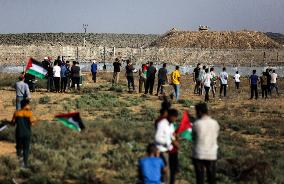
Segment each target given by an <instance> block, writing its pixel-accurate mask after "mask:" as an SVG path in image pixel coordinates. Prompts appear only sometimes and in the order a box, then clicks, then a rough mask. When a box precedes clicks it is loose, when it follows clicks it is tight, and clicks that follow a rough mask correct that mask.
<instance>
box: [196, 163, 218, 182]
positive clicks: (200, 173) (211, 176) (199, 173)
mask: <svg viewBox="0 0 284 184" xmlns="http://www.w3.org/2000/svg"><path fill="white" fill-rule="evenodd" d="M192 162H193V165H194V169H195V175H196V183H197V184H204V183H205V176H204V173H205V170H206V175H207V181H208V183H209V184H216V161H215V160H212V161H211V160H199V159H195V158H194V159H192Z"/></svg>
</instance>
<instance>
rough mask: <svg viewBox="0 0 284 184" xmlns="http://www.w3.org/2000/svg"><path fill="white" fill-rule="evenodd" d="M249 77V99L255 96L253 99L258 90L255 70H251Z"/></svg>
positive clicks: (256, 96)
mask: <svg viewBox="0 0 284 184" xmlns="http://www.w3.org/2000/svg"><path fill="white" fill-rule="evenodd" d="M249 78H250V99H253V96H255V99H256V100H257V98H258V91H257V82H258V76H257V75H256V70H253V71H252V75H251V76H250V77H249Z"/></svg>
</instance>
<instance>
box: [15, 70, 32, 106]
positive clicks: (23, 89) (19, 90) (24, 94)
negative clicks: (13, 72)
mask: <svg viewBox="0 0 284 184" xmlns="http://www.w3.org/2000/svg"><path fill="white" fill-rule="evenodd" d="M24 80H25V78H24V75H21V76H20V77H19V81H18V82H16V84H15V89H16V110H20V109H21V102H22V101H23V100H25V99H29V98H31V93H30V89H29V86H28V84H26V83H25V82H24Z"/></svg>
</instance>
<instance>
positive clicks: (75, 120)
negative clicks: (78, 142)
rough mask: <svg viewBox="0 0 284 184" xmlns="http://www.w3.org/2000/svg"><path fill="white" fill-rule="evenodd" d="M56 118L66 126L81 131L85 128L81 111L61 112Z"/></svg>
mask: <svg viewBox="0 0 284 184" xmlns="http://www.w3.org/2000/svg"><path fill="white" fill-rule="evenodd" d="M55 120H57V121H59V122H61V123H63V125H64V126H66V127H68V128H71V129H74V130H77V131H79V132H80V131H81V130H83V129H84V128H85V126H84V124H83V122H82V119H81V117H80V113H79V112H72V113H67V114H59V115H56V116H55Z"/></svg>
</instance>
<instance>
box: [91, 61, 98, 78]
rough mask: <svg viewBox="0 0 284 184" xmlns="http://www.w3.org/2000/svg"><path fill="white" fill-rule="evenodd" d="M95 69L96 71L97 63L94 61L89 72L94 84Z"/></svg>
mask: <svg viewBox="0 0 284 184" xmlns="http://www.w3.org/2000/svg"><path fill="white" fill-rule="evenodd" d="M97 69H98V66H97V62H96V60H93V63H92V65H91V72H92V79H93V81H94V83H96V82H97Z"/></svg>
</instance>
